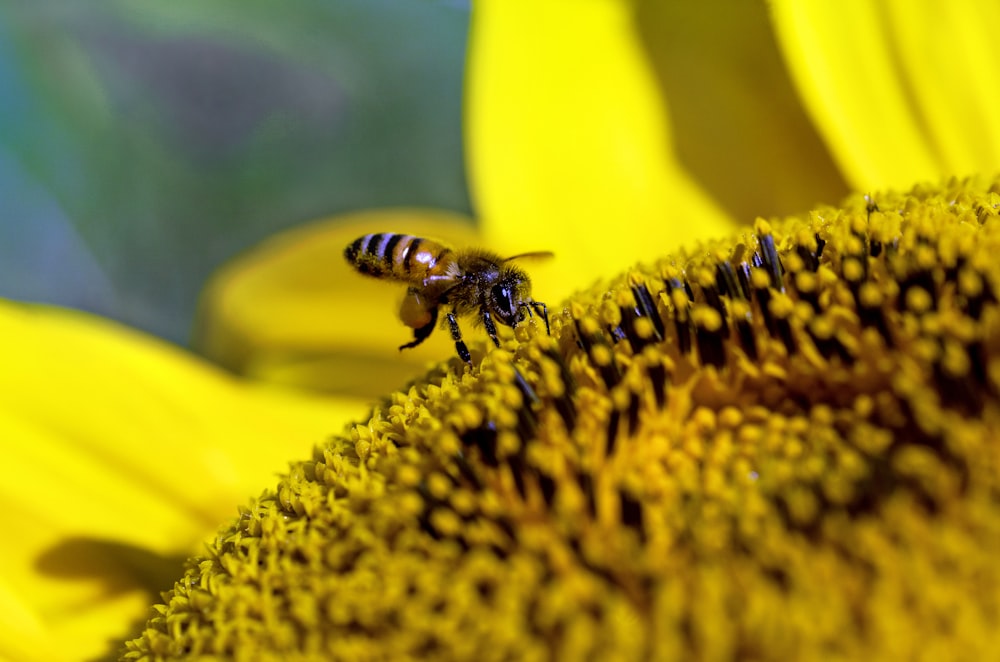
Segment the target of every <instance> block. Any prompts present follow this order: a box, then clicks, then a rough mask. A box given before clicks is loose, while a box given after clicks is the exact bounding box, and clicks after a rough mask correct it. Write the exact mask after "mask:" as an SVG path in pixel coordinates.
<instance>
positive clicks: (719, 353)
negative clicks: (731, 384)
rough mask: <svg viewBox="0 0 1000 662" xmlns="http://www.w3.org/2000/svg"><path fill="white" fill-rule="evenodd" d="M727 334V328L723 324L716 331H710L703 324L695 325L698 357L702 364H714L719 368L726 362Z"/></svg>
mask: <svg viewBox="0 0 1000 662" xmlns="http://www.w3.org/2000/svg"><path fill="white" fill-rule="evenodd" d="M728 335H729V329H728V328H727V327H726V325H725V324H723V325H722V327H720V328H719V329H718V330H716V331H710V330H708V329H706V328H705V327H703V326H697V327H695V340H697V342H698V357H699V358H700V359H701V362H702V364H703V365H714V366H715V367H717V368H721V367H722V366H724V365H725V364H726V337H727V336H728Z"/></svg>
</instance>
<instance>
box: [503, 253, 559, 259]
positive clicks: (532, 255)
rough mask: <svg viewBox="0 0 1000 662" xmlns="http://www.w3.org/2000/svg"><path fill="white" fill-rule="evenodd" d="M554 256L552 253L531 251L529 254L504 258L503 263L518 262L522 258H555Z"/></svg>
mask: <svg viewBox="0 0 1000 662" xmlns="http://www.w3.org/2000/svg"><path fill="white" fill-rule="evenodd" d="M555 256H556V254H555V253H553V252H552V251H531V252H530V253H518V254H517V255H511V256H510V257H505V258H504V259H503V261H504V262H510V261H511V260H520V259H522V258H539V257H541V258H548V257H555Z"/></svg>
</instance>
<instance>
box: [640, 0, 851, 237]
mask: <svg viewBox="0 0 1000 662" xmlns="http://www.w3.org/2000/svg"><path fill="white" fill-rule="evenodd" d="M637 23H638V28H639V32H640V34H641V36H642V42H643V47H644V48H645V49H646V51H647V53H648V57H649V60H650V63H651V65H652V66H653V67H654V69H655V72H656V76H657V80H658V82H659V85H660V86H661V88H662V90H663V95H664V96H665V97H666V98H667V99H668V100H669V102H670V120H671V125H672V128H673V137H674V144H675V150H676V154H677V159H678V161H680V162H681V163H682V164H683V166H684V167H685V169H687V170H688V171H689V172H690V174H691V176H692V177H693V178H694V179H696V180H697V181H698V182H699V183H700V184H701V185H702V186H703V187H704V189H705V191H706V192H708V193H710V194H711V195H712V198H713V199H714V200H715V201H716V202H717V203H718V204H719V205H720V206H721V207H722V208H724V209H725V210H726V211H727V212H728V213H729V215H730V216H732V217H733V218H736V219H740V220H741V221H742V222H747V221H749V220H751V219H753V218H755V217H757V216H764V217H768V216H784V215H787V214H793V213H798V212H801V211H802V210H803V209H808V208H809V207H811V206H812V205H815V204H816V202H817V201H819V200H839V199H841V198H843V197H844V196H845V195H847V193H848V188H847V183H846V182H845V181H844V178H843V176H842V175H841V174H840V172H839V171H838V170H837V167H836V165H835V164H834V162H833V159H832V157H831V156H830V153H829V151H828V149H827V147H826V145H825V144H824V143H823V141H822V139H821V138H820V135H819V133H818V132H817V130H816V127H815V126H814V125H813V123H812V119H811V118H810V117H809V115H808V114H807V113H806V111H805V108H803V106H802V103H801V102H800V101H799V97H798V94H797V93H796V90H795V87H794V85H793V84H792V80H791V78H790V76H789V74H788V69H787V68H786V66H785V63H784V62H783V61H782V59H781V53H780V51H779V50H778V47H777V44H776V43H775V41H774V31H773V29H772V27H771V22H770V12H769V10H768V5H767V4H766V3H764V2H731V3H726V4H725V5H720V4H711V5H709V4H699V3H694V2H663V1H662V0H641V1H640V2H639V3H638V9H637ZM803 164H809V165H808V167H803Z"/></svg>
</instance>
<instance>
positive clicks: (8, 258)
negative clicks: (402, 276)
mask: <svg viewBox="0 0 1000 662" xmlns="http://www.w3.org/2000/svg"><path fill="white" fill-rule="evenodd" d="M468 19H469V10H468V5H467V2H463V1H444V0H312V1H305V2H295V3H278V2H264V1H260V0H242V1H241V2H214V1H205V0H198V1H196V0H179V1H178V0H173V1H171V2H146V3H143V2H134V1H131V2H127V1H125V0H118V1H110V2H99V3H98V2H75V1H73V0H30V1H25V2H3V3H0V296H2V297H7V298H13V299H21V300H30V301H44V302H51V303H57V304H62V305H66V306H72V307H76V308H82V309H85V310H89V311H94V312H97V313H100V314H102V315H106V316H108V317H112V318H115V319H118V320H121V321H123V322H125V323H127V324H129V325H132V326H135V327H138V328H141V329H144V330H147V331H150V332H152V333H155V334H157V335H160V336H162V337H165V338H167V339H170V340H172V341H175V342H179V343H182V344H183V343H186V341H187V339H188V335H189V333H190V329H191V325H192V316H193V313H194V310H195V305H196V301H197V296H198V293H199V290H200V289H201V287H202V286H203V284H204V283H205V281H206V279H207V278H208V276H209V275H210V274H211V272H212V271H213V270H214V269H215V268H216V267H218V266H219V265H220V264H222V263H223V262H224V261H225V260H226V259H228V258H230V257H232V256H233V255H235V254H236V253H238V252H240V251H241V250H244V249H246V248H248V247H250V246H252V245H253V244H254V243H256V242H258V241H260V240H261V239H263V238H265V237H267V236H268V235H270V234H272V233H274V232H276V231H278V230H281V229H283V228H287V227H289V226H292V225H295V224H297V223H301V222H303V221H308V220H311V219H315V218H318V217H323V216H328V215H331V214H335V213H338V212H344V211H350V210H355V209H363V208H371V207H380V206H391V205H427V206H434V207H439V208H445V209H453V210H457V211H467V210H468V206H469V203H468V198H467V193H466V188H465V181H464V179H463V165H462V152H461V124H460V120H461V118H460V115H461V83H462V64H463V58H464V52H465V40H466V31H467V26H468Z"/></svg>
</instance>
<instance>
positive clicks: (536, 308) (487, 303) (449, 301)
mask: <svg viewBox="0 0 1000 662" xmlns="http://www.w3.org/2000/svg"><path fill="white" fill-rule="evenodd" d="M551 255H552V254H551V253H549V252H537V253H523V254H520V255H514V256H512V257H508V258H503V257H500V256H499V255H497V254H495V253H491V252H490V251H485V250H480V249H468V250H459V251H456V250H452V249H451V248H448V247H447V246H444V245H442V244H439V243H438V242H436V241H432V240H430V239H422V238H420V237H414V236H412V235H408V234H395V233H389V232H386V233H378V234H366V235H365V236H363V237H358V238H357V239H355V240H354V241H353V242H352V243H351V245H350V246H348V247H347V248H346V249H344V257H345V258H347V261H348V262H349V263H350V265H351V266H352V267H354V268H355V269H356V270H357V271H359V272H360V273H362V274H365V275H366V276H373V277H375V278H381V279H385V280H392V281H397V282H400V283H406V284H407V285H409V287H408V288H407V290H406V296H405V297H404V298H403V303H402V305H401V306H400V308H399V318H400V319H401V320H402V321H403V324H405V325H406V326H408V327H410V328H411V329H413V340H412V341H410V342H408V343H406V344H405V345H400V347H399V349H401V350H403V349H407V348H409V347H416V346H417V345H419V344H420V343H422V342H423V341H424V340H426V339H427V337H428V336H429V335H430V334H431V331H433V330H434V325H435V324H436V323H437V319H438V309H439V308H442V307H444V308H445V309H446V310H447V312H446V313H445V317H444V319H445V322H443V323H442V326H444V325H445V323H446V324H447V326H448V329H449V330H450V331H451V339H452V340H454V341H455V349H456V350H457V351H458V355H459V357H461V359H462V360H463V361H465V362H466V363H469V364H471V363H472V357H471V356H470V355H469V349H468V347H466V346H465V341H463V340H462V332H461V330H460V329H459V328H458V319H457V318H458V317H462V316H465V315H472V314H476V315H478V318H477V321H478V322H479V323H482V325H483V326H484V327H485V328H486V333H487V334H488V335H489V337H490V340H492V341H493V344H494V345H496V346H497V347H499V346H500V341H499V340H498V339H497V327H496V323H497V322H499V323H500V324H503V325H505V326H509V327H512V328H513V327H516V326H517V325H518V323H520V322H522V321H523V320H524V317H525V313H527V314H528V316H533V315H534V313H538V314H539V315H541V317H542V319H543V320H545V332H546V333H549V332H550V331H549V311H548V308H546V306H545V304H544V303H541V302H540V301H535V300H534V299H532V298H531V280H530V279H529V278H528V274H527V273H525V272H524V270H523V269H520V268H519V267H517V266H516V265H514V264H512V261H513V260H515V259H518V258H523V257H551Z"/></svg>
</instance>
